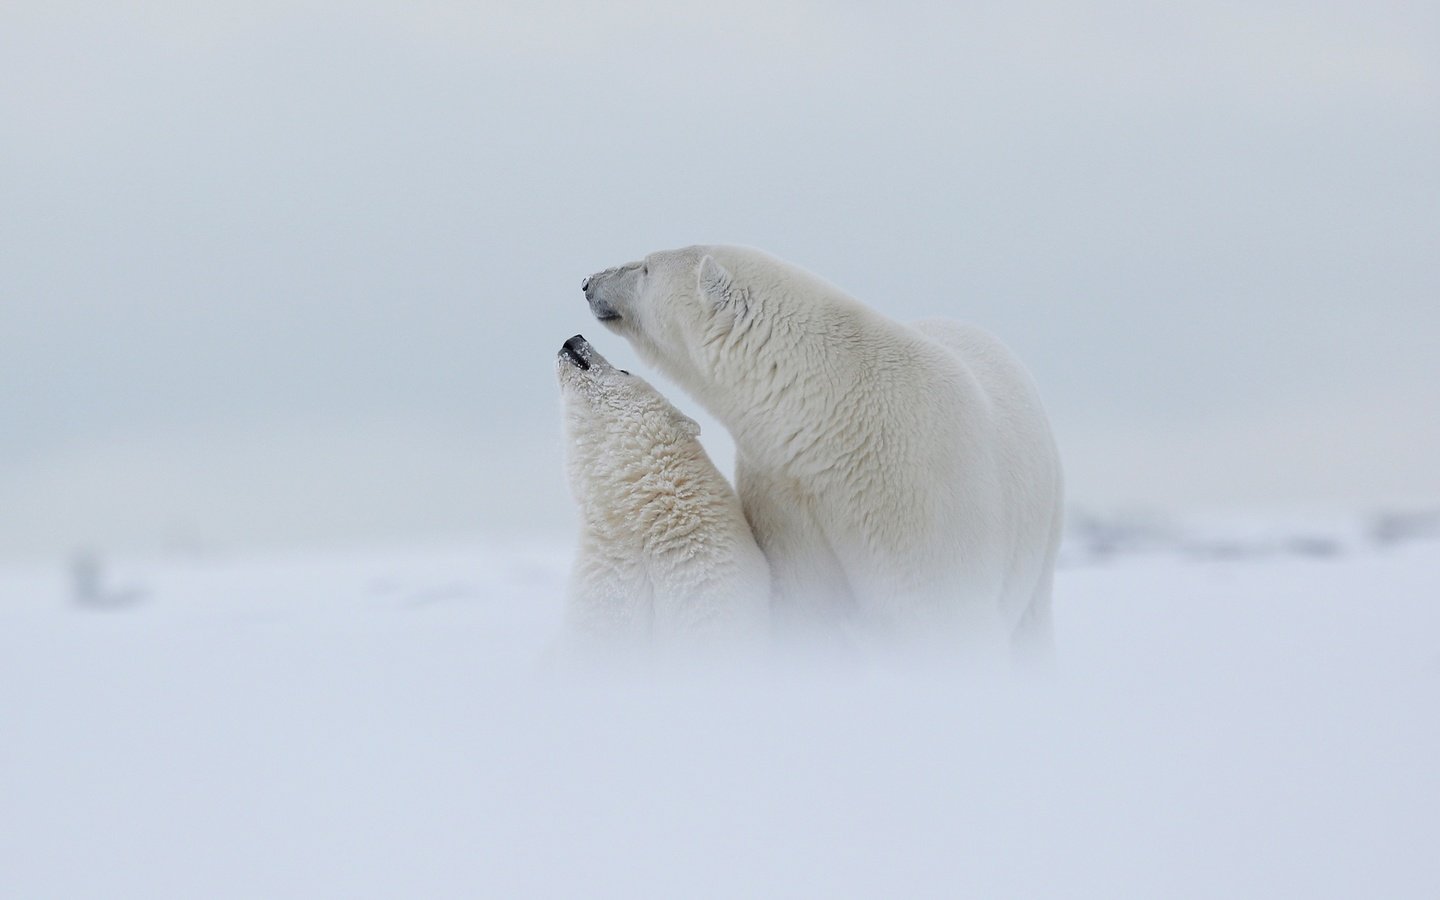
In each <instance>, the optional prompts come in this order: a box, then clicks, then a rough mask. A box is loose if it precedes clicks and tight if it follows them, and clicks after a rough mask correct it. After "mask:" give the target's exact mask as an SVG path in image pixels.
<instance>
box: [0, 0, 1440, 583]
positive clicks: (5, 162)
mask: <svg viewBox="0 0 1440 900" xmlns="http://www.w3.org/2000/svg"><path fill="white" fill-rule="evenodd" d="M0 85H3V88H0V391H3V393H0V557H21V556H36V555H42V556H43V555H52V554H56V553H62V552H65V551H66V550H67V549H68V548H71V547H74V546H76V545H79V544H82V543H94V544H98V545H100V546H103V547H115V548H134V549H152V548H156V547H164V546H172V545H173V546H192V545H197V546H202V547H216V548H230V547H238V546H246V545H254V544H271V545H274V544H286V543H316V542H334V541H344V540H357V539H358V540H395V539H425V538H429V537H432V536H439V535H445V534H450V533H456V532H465V531H477V530H479V531H495V532H503V533H507V534H517V533H520V534H524V533H535V534H543V533H563V531H564V529H566V528H567V527H568V526H569V523H570V519H569V516H570V512H569V502H568V499H567V497H566V495H565V487H564V482H563V479H562V476H561V472H560V442H559V425H558V412H557V400H556V393H555V387H554V383H553V377H552V373H551V360H552V358H553V355H554V352H555V350H556V349H557V348H558V346H559V344H560V342H561V341H562V340H564V339H565V338H566V337H568V336H569V335H571V334H573V333H575V332H577V331H583V332H585V333H586V334H587V335H588V336H590V337H591V338H592V339H593V340H595V342H596V343H597V345H599V346H601V348H602V349H603V350H604V352H605V353H606V354H607V355H609V356H611V357H612V358H614V359H616V360H617V361H620V360H630V361H631V362H633V357H631V356H630V355H629V354H628V348H626V347H624V345H623V344H622V343H621V342H620V341H619V340H618V339H616V338H614V337H613V336H612V335H609V334H608V333H606V332H604V330H603V329H601V328H599V327H598V326H596V325H595V324H594V323H593V322H592V321H591V320H590V319H589V317H588V314H587V313H586V309H585V305H584V303H583V302H582V298H581V295H580V291H579V281H580V279H581V277H582V276H583V275H585V274H587V273H588V272H590V271H592V270H594V269H598V268H602V267H604V266H607V265H610V264H613V263H616V262H621V261H624V260H628V259H633V258H635V257H638V256H640V255H642V254H644V253H645V252H647V251H650V250H654V249H659V248H663V247H670V246H677V245H682V244H688V243H694V242H711V241H716V242H734V243H746V244H752V245H755V246H759V247H763V248H765V249H767V250H770V251H772V252H774V253H777V254H779V255H781V256H784V257H786V258H789V259H792V260H794V261H796V262H799V263H801V264H803V265H806V266H808V267H809V268H811V269H814V270H815V271H817V272H819V273H821V274H823V275H824V276H826V277H827V278H829V279H830V280H832V281H834V282H836V283H838V284H840V285H841V286H843V287H845V288H847V289H849V290H850V291H851V292H852V293H854V294H856V295H857V296H859V297H861V298H863V299H865V300H867V301H869V302H870V303H872V304H873V305H875V306H877V307H879V308H881V309H883V310H885V311H887V312H890V313H892V314H894V315H897V316H900V317H904V318H912V317H918V316H922V315H950V316H955V317H959V318H964V319H968V320H971V321H974V322H977V323H980V324H982V325H985V326H987V327H989V328H990V329H991V330H993V331H995V332H996V333H998V334H999V335H1001V336H1002V337H1003V338H1004V339H1005V340H1006V341H1007V342H1009V343H1010V344H1011V345H1012V346H1014V347H1015V348H1016V349H1017V350H1018V351H1019V352H1020V353H1021V355H1022V356H1023V357H1024V358H1025V359H1026V360H1027V361H1028V362H1029V364H1030V365H1031V367H1032V369H1033V370H1034V371H1035V374H1036V377H1037V379H1038V380H1039V382H1040V385H1041V388H1042V391H1043V393H1044V394H1045V397H1046V399H1047V402H1048V404H1049V407H1050V410H1051V413H1052V416H1053V418H1054V419H1055V422H1056V426H1057V430H1058V431H1059V435H1060V439H1061V442H1062V449H1063V451H1064V453H1065V456H1066V460H1067V464H1068V467H1069V472H1070V482H1071V494H1072V497H1073V498H1074V500H1075V501H1076V502H1077V503H1081V504H1087V505H1090V506H1098V507H1107V506H1146V507H1160V508H1164V507H1172V506H1195V505H1204V506H1225V507H1239V508H1246V507H1273V506H1299V507H1305V508H1335V507H1346V508H1371V507H1374V506H1379V505H1391V504H1415V505H1424V504H1433V503H1440V473H1437V469H1436V466H1435V460H1436V459H1440V415H1437V411H1440V362H1437V354H1436V351H1435V345H1436V341H1437V337H1440V252H1437V250H1440V162H1437V160H1440V7H1436V6H1435V5H1433V4H1411V3H1398V2H1394V3H1366V4H1360V3H1350V4H1338V3H1332V4H1325V3H1319V4H1317V3H1304V4H1300V3H1294V4H1259V5H1257V4H1254V3H1230V4H1216V3H1214V2H1205V3H1198V2H1197V3H1181V4H1170V5H1166V6H1165V7H1164V8H1156V7H1154V6H1153V5H1146V4H1121V3H1113V4H1100V5H1090V6H1081V5H1077V4H1073V3H1068V2H1054V3H1033V4H1023V3H1022V4H1004V5H1002V6H997V7H987V8H975V9H966V8H963V7H959V6H954V5H947V6H944V8H941V7H940V6H934V7H932V6H929V5H918V4H908V3H890V4H885V5H883V7H882V6H880V5H868V4H866V5H860V4H830V3H818V2H817V3H785V2H744V3H726V4H675V3H619V4H617V3H613V2H606V3H591V4H580V3H542V4H511V5H507V6H505V7H503V8H501V7H494V8H492V6H491V5H490V4H478V5H471V6H468V7H467V6H465V5H462V4H451V3H439V2H436V3H403V4H402V3H344V4H342V3H336V2H317V3H303V2H302V3H256V2H246V3H229V2H221V3H207V4H183V3H136V4H110V3H99V2H94V3H63V2H54V0H46V2H39V0H35V2H26V0H22V2H12V3H7V4H5V5H4V6H3V7H0ZM622 364H623V363H622ZM636 367H637V368H639V369H641V370H643V369H644V367H643V366H636ZM647 374H650V373H647ZM657 382H658V379H657ZM661 385H662V388H664V389H666V390H667V391H668V392H670V393H671V394H672V396H673V398H674V399H676V400H677V402H678V403H679V404H680V405H681V406H683V407H686V408H687V409H693V406H694V404H693V403H691V402H690V401H689V400H688V398H685V397H684V396H683V395H681V394H680V393H679V392H678V391H675V390H674V389H673V388H669V387H668V386H666V385H664V384H663V383H661ZM706 439H707V441H708V442H709V443H710V445H711V446H712V450H713V451H714V453H715V455H716V456H717V458H719V459H720V461H721V462H722V465H726V466H728V460H729V454H730V451H729V448H728V443H727V442H726V441H725V440H724V435H723V432H722V431H721V430H720V429H719V427H718V426H716V425H714V424H713V423H711V424H710V425H709V426H708V427H707V429H706Z"/></svg>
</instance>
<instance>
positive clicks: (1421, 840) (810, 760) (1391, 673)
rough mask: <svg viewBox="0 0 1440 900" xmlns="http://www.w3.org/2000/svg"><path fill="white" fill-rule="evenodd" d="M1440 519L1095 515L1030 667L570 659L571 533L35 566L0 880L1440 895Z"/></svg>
mask: <svg viewBox="0 0 1440 900" xmlns="http://www.w3.org/2000/svg"><path fill="white" fill-rule="evenodd" d="M1427 523H1428V524H1427ZM1433 524H1434V523H1433V522H1432V521H1430V520H1426V519H1423V518H1416V519H1413V520H1404V521H1401V520H1398V519H1396V520H1390V521H1386V522H1381V521H1374V522H1370V521H1367V522H1357V523H1343V522H1342V523H1340V524H1338V525H1332V526H1328V527H1325V528H1317V527H1314V526H1303V527H1301V526H1294V525H1277V524H1274V523H1263V522H1262V523H1259V524H1256V523H1253V522H1245V523H1235V522H1229V523H1225V522H1219V523H1217V522H1209V523H1190V524H1188V525H1187V526H1185V527H1177V526H1174V525H1171V524H1164V523H1158V524H1157V523H1154V522H1133V521H1132V522H1126V523H1116V522H1101V521H1099V520H1086V519H1084V518H1083V517H1077V528H1076V531H1075V532H1074V533H1073V534H1072V536H1071V540H1070V542H1069V544H1068V545H1067V548H1066V555H1065V559H1064V567H1063V569H1062V571H1061V573H1060V575H1059V578H1058V584H1057V588H1056V594H1057V599H1056V618H1057V631H1058V642H1059V659H1058V663H1057V666H1056V668H1055V671H1054V672H1053V673H1052V674H1051V676H1049V677H1048V678H1033V677H1032V678H1022V679H1017V680H1016V681H1015V682H1014V683H996V682H995V681H994V680H989V679H987V680H985V681H983V682H982V683H977V682H976V680H975V679H974V678H973V677H966V676H963V675H961V674H960V673H941V672H934V671H929V672H923V673H922V672H903V671H902V672H897V671H893V670H882V669H875V668H863V669H851V670H846V671H840V670H837V669H836V668H835V667H834V666H833V665H828V666H822V665H819V664H801V663H800V662H798V661H796V662H794V663H793V664H787V665H784V666H780V667H778V668H777V670H776V671H771V672H767V673H764V674H757V673H754V672H751V673H749V674H746V675H744V676H743V677H742V676H738V675H737V676H735V677H734V678H733V679H722V678H716V677H706V678H700V677H694V676H691V677H685V678H680V677H679V676H674V677H667V678H657V679H654V680H651V681H648V682H643V683H642V682H637V681H635V680H628V681H620V680H613V679H600V678H595V679H591V680H589V681H586V682H576V681H573V680H560V679H557V678H555V677H552V676H550V675H548V674H547V672H546V669H545V668H544V667H543V666H542V665H541V664H540V662H539V660H540V659H541V657H542V656H543V654H544V651H545V648H546V646H547V643H548V641H549V640H550V638H551V637H552V635H553V633H554V631H555V629H556V627H557V625H558V622H559V615H560V595H561V591H562V586H563V582H564V578H565V568H566V565H567V563H568V558H569V554H570V550H569V548H568V547H566V546H563V545H557V546H496V545H493V544H489V545H487V544H476V545H457V546H450V547H438V548H434V547H432V548H423V549H416V550H411V551H403V550H389V551H385V552H379V551H376V552H368V553H348V554H328V555H327V554H310V555H296V556H293V557H278V556H272V557H269V558H254V559H238V558H237V559H216V558H211V559H189V560H185V559H165V560H156V561H145V560H118V559H117V560H110V559H100V558H89V559H86V558H81V559H76V560H73V561H71V562H70V563H68V564H67V565H66V566H63V567H60V566H57V567H52V568H34V569H26V568H20V567H10V568H6V569H0V896H3V897H21V898H28V897H45V898H53V897H87V898H88V897H105V898H117V897H144V898H155V897H207V898H211V897H246V898H253V897H265V898H277V897H307V898H309V897H332V896H333V897H407V898H410V897H426V898H433V897H480V896H494V897H509V896H535V895H552V896H587V897H590V896H595V897H635V896H657V897H735V896H872V897H901V896H933V897H957V896H976V897H1026V898H1029V897H1044V896H1064V897H1105V898H1114V897H1306V898H1313V897H1365V898H1373V897H1387V898H1400V897H1416V898H1422V897H1423V898H1433V897H1437V896H1440V849H1437V848H1440V603H1437V600H1440V596H1437V595H1440V535H1437V534H1436V533H1435V531H1436V529H1434V528H1433V527H1431V526H1432V525H1433Z"/></svg>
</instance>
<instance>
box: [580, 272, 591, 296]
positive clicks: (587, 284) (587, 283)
mask: <svg viewBox="0 0 1440 900" xmlns="http://www.w3.org/2000/svg"><path fill="white" fill-rule="evenodd" d="M580 290H582V291H584V292H585V299H586V300H589V299H590V276H588V275H587V276H585V280H584V281H582V282H580Z"/></svg>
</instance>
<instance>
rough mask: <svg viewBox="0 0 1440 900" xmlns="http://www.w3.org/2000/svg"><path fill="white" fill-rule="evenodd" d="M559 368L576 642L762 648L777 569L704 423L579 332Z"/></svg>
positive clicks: (666, 648)
mask: <svg viewBox="0 0 1440 900" xmlns="http://www.w3.org/2000/svg"><path fill="white" fill-rule="evenodd" d="M556 371H557V375H558V378H559V381H560V393H561V398H562V406H563V415H564V424H565V438H566V471H567V473H568V476H569V481H570V488H571V492H572V493H573V495H574V497H575V501H576V503H577V504H578V506H579V512H580V546H579V550H578V552H577V555H576V559H575V565H574V570H573V572H572V574H571V580H570V589H569V597H568V605H567V610H566V615H567V624H566V627H567V633H568V640H567V644H568V645H569V646H570V647H571V648H572V649H574V650H576V651H577V652H580V653H598V654H601V655H609V656H611V657H612V658H613V657H614V656H615V655H616V653H617V652H618V653H619V654H620V655H622V656H627V657H629V658H633V659H646V658H653V657H656V656H659V657H665V656H680V657H685V656H692V655H697V654H698V655H705V654H707V653H710V652H715V651H724V650H729V649H736V648H740V647H744V646H748V645H752V644H756V643H759V642H762V641H763V640H764V639H765V636H766V635H767V633H768V611H769V592H770V574H769V567H768V566H767V564H766V562H765V557H764V554H762V553H761V552H760V548H759V547H758V546H757V545H756V543H755V539H754V537H753V536H752V535H751V532H750V527H749V525H748V524H747V523H746V521H745V517H744V514H743V512H742V511H741V507H740V500H739V498H738V497H737V496H736V494H735V491H734V489H732V488H731V486H730V484H729V482H727V481H726V480H725V477H724V476H723V475H721V474H720V472H719V471H718V470H717V469H716V468H715V465H714V464H713V463H712V462H711V461H710V458H709V456H707V455H706V453H705V450H704V448H703V447H702V446H701V445H700V441H699V433H700V429H699V426H698V425H696V424H695V422H694V421H693V420H691V419H690V418H688V417H687V416H685V415H684V414H682V413H681V412H680V411H679V410H677V409H676V408H675V407H674V406H673V405H671V403H670V402H669V401H668V400H666V399H665V397H664V396H662V395H661V394H660V393H659V392H658V391H657V390H655V388H653V387H652V386H651V385H650V384H649V383H647V382H646V381H645V380H644V379H642V378H639V377H637V376H634V375H631V374H629V373H628V372H624V371H622V370H620V369H616V368H615V367H614V366H612V365H610V364H609V362H607V361H606V360H605V358H604V357H603V356H601V355H600V354H599V353H598V352H596V351H595V350H594V348H592V347H590V346H589V344H588V343H586V342H584V339H583V338H580V337H579V336H578V335H577V337H576V338H573V339H571V341H567V342H566V349H565V350H562V351H561V354H560V355H559V357H558V358H557V360H556Z"/></svg>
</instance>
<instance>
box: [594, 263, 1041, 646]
mask: <svg viewBox="0 0 1440 900" xmlns="http://www.w3.org/2000/svg"><path fill="white" fill-rule="evenodd" d="M585 293H586V298H587V300H588V301H589V303H590V307H591V311H592V313H594V315H595V316H596V317H597V318H598V319H600V320H601V321H602V322H604V324H605V325H606V326H607V327H609V328H611V329H612V330H614V331H615V332H617V333H619V334H621V335H623V336H624V337H626V338H627V339H628V340H629V341H630V342H631V344H632V345H633V346H634V347H635V349H636V350H637V352H639V353H640V355H641V356H642V357H643V358H644V359H646V360H647V361H648V362H650V363H652V364H653V365H655V366H656V367H658V368H659V369H660V370H661V371H662V372H664V373H665V374H666V375H668V376H669V377H671V378H672V379H674V380H675V381H676V382H678V383H679V384H680V385H681V386H682V387H684V388H685V389H686V390H687V391H689V392H690V393H691V394H692V395H694V397H695V398H696V399H697V400H699V401H700V402H701V403H702V404H703V405H704V406H705V407H706V408H707V409H709V410H710V412H711V413H712V414H713V415H715V416H716V417H717V418H718V419H720V420H721V421H722V422H724V423H725V425H726V427H727V428H729V430H730V432H731V434H732V435H733V436H734V438H735V443H736V449H737V457H738V458H737V470H736V482H737V487H738V489H739V493H740V497H741V501H742V503H743V505H744V510H745V515H746V517H747V519H748V520H749V522H750V524H751V527H752V528H753V530H754V534H755V537H756V539H757V540H758V541H759V544H760V546H761V548H762V549H763V550H764V552H765V555H766V557H767V558H768V560H769V562H770V567H771V571H772V574H773V579H774V587H775V590H774V594H773V599H772V602H773V608H774V612H775V615H776V616H777V618H780V617H783V618H784V619H785V620H788V621H790V622H793V623H796V624H798V625H800V626H801V627H802V628H813V626H814V625H816V624H817V623H819V624H823V623H827V622H829V623H837V624H839V625H841V626H842V627H844V628H845V629H847V630H850V631H851V632H852V633H853V632H854V631H855V628H853V627H852V626H859V630H860V633H863V634H865V635H868V637H869V639H872V640H881V641H883V640H886V639H888V638H896V639H899V640H900V641H902V642H903V643H904V645H905V646H908V647H913V646H915V645H916V644H917V643H925V642H931V643H933V644H934V645H935V646H936V647H937V648H940V649H944V648H947V647H950V648H953V647H956V646H957V644H959V643H960V642H971V643H972V644H975V645H985V646H992V647H993V646H997V645H1000V643H1001V642H1003V641H1004V639H1006V638H1008V639H1010V640H1012V641H1013V642H1014V644H1015V645H1017V646H1019V647H1022V648H1026V649H1042V650H1043V649H1044V648H1046V647H1048V645H1049V644H1050V641H1051V635H1050V585H1051V573H1052V571H1053V568H1054V563H1055V553H1056V547H1057V545H1058V542H1059V537H1060V519H1061V473H1060V462H1059V455H1058V453H1057V451H1056V447H1055V442H1054V440H1053V438H1052V437H1051V433H1050V427H1049V424H1048V421H1047V418H1046V416H1045V412H1044V410H1043V408H1042V407H1041V404H1040V399H1039V396H1038V394H1037V392H1036V390H1035V387H1034V385H1033V383H1032V381H1031V379H1030V376H1029V375H1028V373H1027V372H1026V371H1025V369H1024V367H1023V366H1022V365H1021V364H1020V363H1019V361H1018V360H1016V359H1015V357H1014V356H1013V355H1012V354H1011V353H1010V352H1009V351H1008V350H1007V349H1006V348H1005V347H1004V346H1003V345H1002V344H1001V343H1000V342H999V341H997V340H996V339H995V338H993V337H991V336H989V335H988V334H986V333H985V332H983V331H981V330H980V329H977V328H972V327H968V326H965V325H961V324H959V323H954V322H948V321H933V322H922V323H918V324H916V325H905V324H902V323H900V322H896V321H893V320H891V319H889V318H886V317H885V316H883V315H881V314H880V313H878V312H876V311H875V310H873V309H871V308H869V307H868V306H866V305H864V304H862V303H860V302H859V301H857V300H855V299H853V298H851V297H849V296H848V295H846V294H845V293H844V292H843V291H841V290H839V289H838V288H836V287H835V286H833V285H831V284H829V283H828V282H826V281H824V280H822V279H820V278H818V277H816V276H815V275H812V274H810V273H809V272H806V271H804V270H803V269H800V268H798V267H796V266H793V265H790V264H788V263H785V262H783V261H781V260H779V259H776V258H774V257H772V256H769V255H768V254H765V253H762V252H760V251H757V250H753V249H749V248H743V247H730V246H718V245H713V246H695V247H686V248H683V249H680V250H671V251H662V252H658V253H652V254H650V255H649V256H647V257H645V259H644V260H642V261H639V262H634V263H629V264H627V265H623V266H618V267H615V268H612V269H607V270H605V271H603V272H600V273H597V274H595V275H592V276H590V278H588V279H586V283H585Z"/></svg>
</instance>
